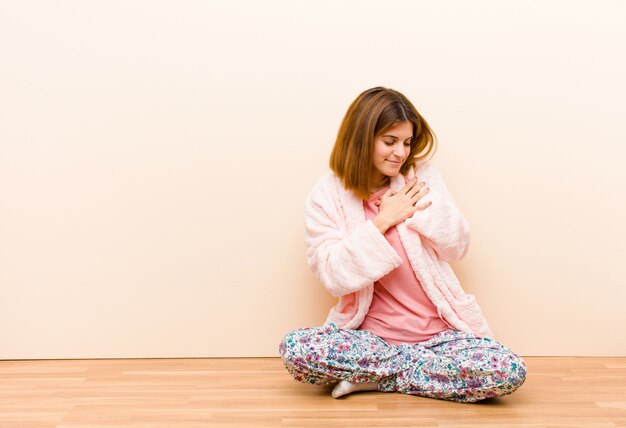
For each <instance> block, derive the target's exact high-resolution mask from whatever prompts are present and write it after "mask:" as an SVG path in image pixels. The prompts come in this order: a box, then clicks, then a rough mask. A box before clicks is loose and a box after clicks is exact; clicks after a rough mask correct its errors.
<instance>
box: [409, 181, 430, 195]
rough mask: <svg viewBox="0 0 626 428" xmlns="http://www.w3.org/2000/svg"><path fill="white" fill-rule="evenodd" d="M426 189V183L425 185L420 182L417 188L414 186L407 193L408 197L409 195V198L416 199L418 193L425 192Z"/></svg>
mask: <svg viewBox="0 0 626 428" xmlns="http://www.w3.org/2000/svg"><path fill="white" fill-rule="evenodd" d="M425 187H426V183H424V182H423V181H422V182H421V183H420V182H418V183H417V184H416V185H415V186H413V188H412V189H411V190H409V191H408V192H407V195H409V197H411V198H412V197H414V196H415V195H416V194H417V193H418V192H420V191H422V190H424V188H425Z"/></svg>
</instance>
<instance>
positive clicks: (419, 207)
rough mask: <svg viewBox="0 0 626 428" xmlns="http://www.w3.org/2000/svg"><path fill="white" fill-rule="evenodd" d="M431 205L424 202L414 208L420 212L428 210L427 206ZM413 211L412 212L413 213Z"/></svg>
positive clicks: (430, 202)
mask: <svg viewBox="0 0 626 428" xmlns="http://www.w3.org/2000/svg"><path fill="white" fill-rule="evenodd" d="M432 204H433V202H432V201H428V202H424V203H422V204H419V205H416V206H415V211H422V210H425V209H426V208H428V207H429V206H431V205H432ZM415 211H413V212H415Z"/></svg>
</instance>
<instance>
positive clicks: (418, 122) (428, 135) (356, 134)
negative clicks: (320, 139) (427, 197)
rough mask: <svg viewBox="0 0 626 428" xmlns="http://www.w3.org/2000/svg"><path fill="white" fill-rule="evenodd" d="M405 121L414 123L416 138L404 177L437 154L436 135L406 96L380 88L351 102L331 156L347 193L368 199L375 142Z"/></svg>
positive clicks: (402, 171)
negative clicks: (421, 161)
mask: <svg viewBox="0 0 626 428" xmlns="http://www.w3.org/2000/svg"><path fill="white" fill-rule="evenodd" d="M405 121H409V122H411V123H412V124H413V138H412V139H411V152H410V154H409V156H408V158H407V160H406V161H405V162H404V164H403V165H402V167H401V168H400V173H401V174H403V175H406V174H407V173H408V172H409V169H410V168H411V166H412V165H414V164H415V163H417V162H418V161H420V160H422V159H425V158H427V157H428V156H429V155H434V153H435V150H436V147H437V143H436V140H435V134H434V133H433V131H432V130H431V129H430V126H428V123H427V122H426V120H424V118H423V117H422V116H421V115H420V114H419V113H418V111H417V109H416V108H415V107H414V106H413V104H412V103H411V101H409V100H408V99H407V98H406V97H405V96H404V95H402V94H401V93H400V92H398V91H394V90H393V89H389V88H383V87H381V86H378V87H375V88H371V89H368V90H366V91H364V92H362V93H361V94H360V95H359V96H358V97H357V98H356V99H355V100H354V101H353V102H352V104H351V105H350V107H349V108H348V111H347V112H346V115H345V117H344V118H343V121H342V122H341V126H340V127H339V132H338V133H337V140H336V141H335V146H334V147H333V151H332V153H331V154H330V169H331V170H332V171H333V172H334V173H335V175H337V176H338V177H339V178H341V179H342V181H343V185H344V187H345V188H346V189H347V190H351V191H353V192H354V193H356V194H357V195H358V196H359V197H360V198H362V199H363V200H367V199H369V197H370V174H371V170H372V168H373V165H372V158H373V155H374V140H375V138H376V137H377V136H378V135H380V134H381V133H383V132H385V131H386V130H387V129H389V128H390V127H392V126H394V125H396V124H398V123H401V122H405Z"/></svg>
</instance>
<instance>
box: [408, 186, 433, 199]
mask: <svg viewBox="0 0 626 428" xmlns="http://www.w3.org/2000/svg"><path fill="white" fill-rule="evenodd" d="M428 193H430V187H428V186H426V185H424V186H423V187H421V188H420V189H419V191H417V192H415V193H414V194H413V196H411V200H412V201H413V202H414V203H415V202H417V201H419V200H420V199H422V198H423V197H424V196H426V195H427V194H428Z"/></svg>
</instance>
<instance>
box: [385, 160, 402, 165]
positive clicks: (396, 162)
mask: <svg viewBox="0 0 626 428" xmlns="http://www.w3.org/2000/svg"><path fill="white" fill-rule="evenodd" d="M387 162H391V163H393V164H395V165H400V164H401V163H402V162H401V161H392V160H389V159H387Z"/></svg>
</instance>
